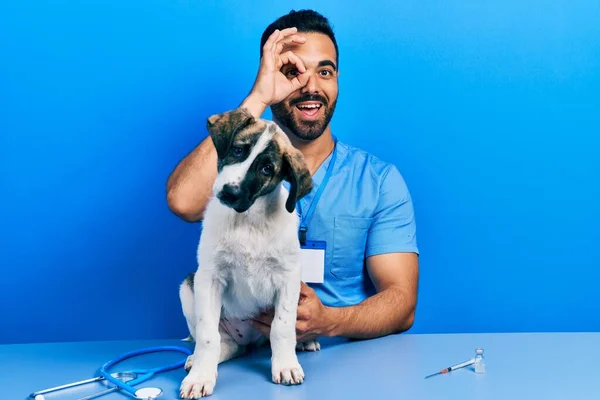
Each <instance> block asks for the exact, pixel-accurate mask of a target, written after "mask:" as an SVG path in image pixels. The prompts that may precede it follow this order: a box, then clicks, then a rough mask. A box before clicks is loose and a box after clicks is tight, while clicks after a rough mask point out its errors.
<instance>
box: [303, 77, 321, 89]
mask: <svg viewBox="0 0 600 400" xmlns="http://www.w3.org/2000/svg"><path fill="white" fill-rule="evenodd" d="M318 92H319V84H318V80H317V77H316V76H315V75H314V74H313V73H311V74H310V75H309V76H308V82H306V85H304V87H303V88H302V93H318Z"/></svg>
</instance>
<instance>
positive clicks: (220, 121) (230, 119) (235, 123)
mask: <svg viewBox="0 0 600 400" xmlns="http://www.w3.org/2000/svg"><path fill="white" fill-rule="evenodd" d="M254 122H255V120H254V117H253V116H252V114H250V112H248V110H246V109H245V108H236V109H235V110H232V111H227V112H225V113H222V114H215V115H212V116H210V117H209V118H208V121H207V123H206V127H207V129H208V132H209V134H210V137H211V138H212V141H213V143H214V145H215V149H216V150H217V155H218V157H219V158H223V157H225V154H227V152H228V151H229V146H231V142H232V141H233V137H234V136H235V134H236V133H237V132H239V131H240V130H242V129H244V128H245V127H247V126H248V125H251V124H253V123H254Z"/></svg>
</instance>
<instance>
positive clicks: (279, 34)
mask: <svg viewBox="0 0 600 400" xmlns="http://www.w3.org/2000/svg"><path fill="white" fill-rule="evenodd" d="M275 32H277V35H275ZM296 32H298V29H297V28H286V29H282V30H279V29H276V30H275V31H274V32H273V33H272V34H271V36H269V40H270V39H271V38H273V42H272V43H271V44H270V46H269V50H270V51H271V55H273V56H274V55H275V49H276V47H277V43H278V41H279V40H280V39H284V38H286V37H287V36H289V35H293V34H295V33H296ZM273 36H274V37H273ZM265 44H266V43H265Z"/></svg>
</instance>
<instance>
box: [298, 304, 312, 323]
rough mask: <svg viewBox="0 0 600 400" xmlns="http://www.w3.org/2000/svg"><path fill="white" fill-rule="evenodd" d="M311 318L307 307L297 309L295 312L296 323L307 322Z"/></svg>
mask: <svg viewBox="0 0 600 400" xmlns="http://www.w3.org/2000/svg"><path fill="white" fill-rule="evenodd" d="M311 317H312V313H311V312H310V309H309V308H308V307H298V311H297V312H296V319H297V320H298V321H308V320H310V319H311Z"/></svg>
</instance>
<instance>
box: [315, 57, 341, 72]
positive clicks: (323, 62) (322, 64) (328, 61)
mask: <svg viewBox="0 0 600 400" xmlns="http://www.w3.org/2000/svg"><path fill="white" fill-rule="evenodd" d="M327 65H329V66H330V67H332V68H333V69H334V70H336V71H337V67H336V66H335V63H334V62H333V61H331V60H323V61H319V67H325V66H327Z"/></svg>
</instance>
